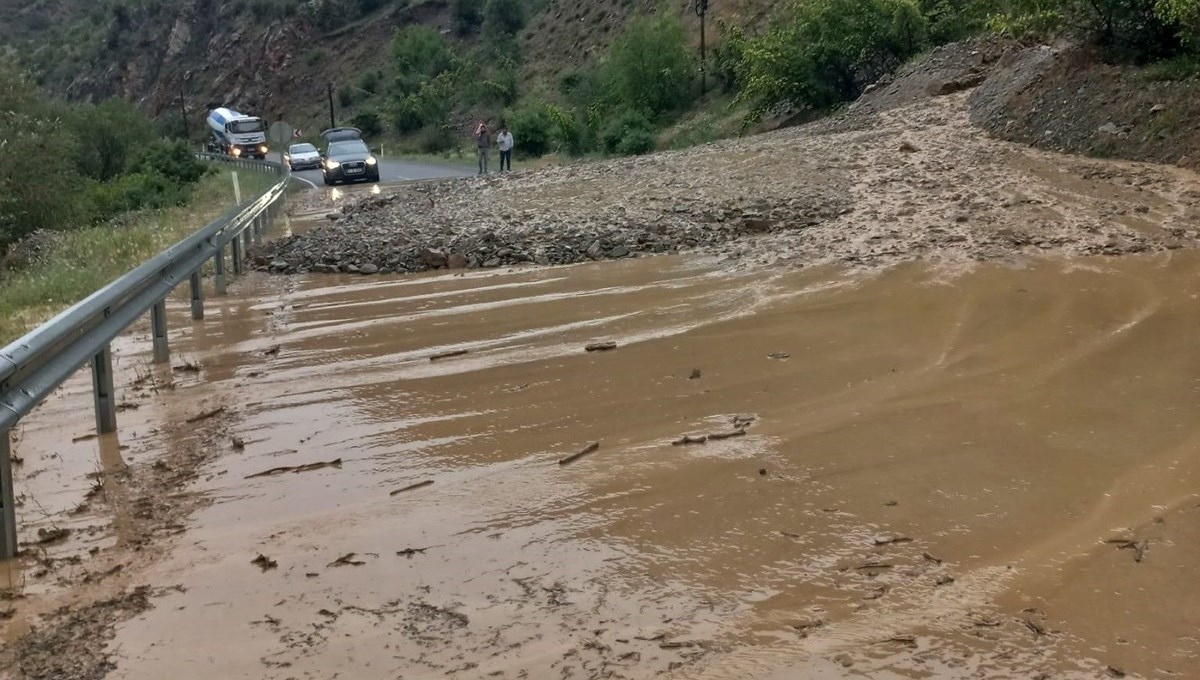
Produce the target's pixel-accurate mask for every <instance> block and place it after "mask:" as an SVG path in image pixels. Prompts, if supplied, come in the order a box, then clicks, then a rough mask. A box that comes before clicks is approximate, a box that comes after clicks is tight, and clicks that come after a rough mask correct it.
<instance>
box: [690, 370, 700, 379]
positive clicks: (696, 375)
mask: <svg viewBox="0 0 1200 680" xmlns="http://www.w3.org/2000/svg"><path fill="white" fill-rule="evenodd" d="M699 379H700V369H698V368H693V369H692V374H691V375H689V376H688V380H699Z"/></svg>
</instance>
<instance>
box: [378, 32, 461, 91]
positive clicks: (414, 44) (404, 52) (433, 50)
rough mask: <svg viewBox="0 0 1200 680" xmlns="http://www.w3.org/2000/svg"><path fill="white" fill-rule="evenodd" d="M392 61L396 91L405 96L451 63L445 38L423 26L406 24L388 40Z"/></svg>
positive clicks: (450, 67) (451, 55) (450, 54)
mask: <svg viewBox="0 0 1200 680" xmlns="http://www.w3.org/2000/svg"><path fill="white" fill-rule="evenodd" d="M392 64H393V66H395V68H396V73H397V74H398V75H397V76H396V87H397V90H398V92H397V94H398V95H400V96H407V95H410V94H414V93H415V92H416V91H417V90H419V89H420V87H421V84H422V83H424V82H426V81H428V80H431V79H433V78H436V77H438V76H439V75H441V74H443V73H446V72H449V71H451V70H452V69H453V68H454V66H455V60H454V52H453V51H452V50H451V48H450V43H449V41H447V40H446V38H445V37H444V36H443V35H442V34H440V33H438V32H437V31H435V30H433V29H432V28H429V27H427V26H409V27H408V28H405V29H404V30H402V31H399V32H397V33H396V37H395V38H393V39H392Z"/></svg>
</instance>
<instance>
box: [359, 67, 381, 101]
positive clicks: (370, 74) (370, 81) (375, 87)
mask: <svg viewBox="0 0 1200 680" xmlns="http://www.w3.org/2000/svg"><path fill="white" fill-rule="evenodd" d="M382 84H383V71H381V70H379V69H375V70H373V71H367V72H366V73H363V74H362V75H361V76H359V77H358V81H357V82H355V87H357V88H358V89H360V90H362V91H363V92H365V93H367V94H368V95H373V94H378V93H379V88H380V86H381V85H382Z"/></svg>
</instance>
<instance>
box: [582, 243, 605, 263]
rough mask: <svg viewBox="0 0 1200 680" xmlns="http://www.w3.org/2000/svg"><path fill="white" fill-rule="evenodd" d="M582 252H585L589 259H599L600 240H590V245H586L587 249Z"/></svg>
mask: <svg viewBox="0 0 1200 680" xmlns="http://www.w3.org/2000/svg"><path fill="white" fill-rule="evenodd" d="M584 252H585V254H586V255H587V256H588V257H589V258H591V259H593V260H599V259H600V253H601V250H600V242H599V241H592V245H590V246H588V247H587V250H586V251H584Z"/></svg>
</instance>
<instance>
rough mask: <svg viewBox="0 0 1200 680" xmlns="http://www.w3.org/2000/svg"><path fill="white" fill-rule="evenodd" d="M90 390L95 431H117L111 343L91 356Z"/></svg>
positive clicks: (103, 432)
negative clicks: (92, 398) (93, 395)
mask: <svg viewBox="0 0 1200 680" xmlns="http://www.w3.org/2000/svg"><path fill="white" fill-rule="evenodd" d="M92 392H93V393H94V394H95V397H96V431H97V432H99V433H100V434H108V433H110V432H116V431H117V399H116V395H115V394H113V392H114V389H113V365H112V345H110V344H106V345H105V346H104V349H102V350H100V352H99V353H98V354H96V355H95V356H94V357H92Z"/></svg>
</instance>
